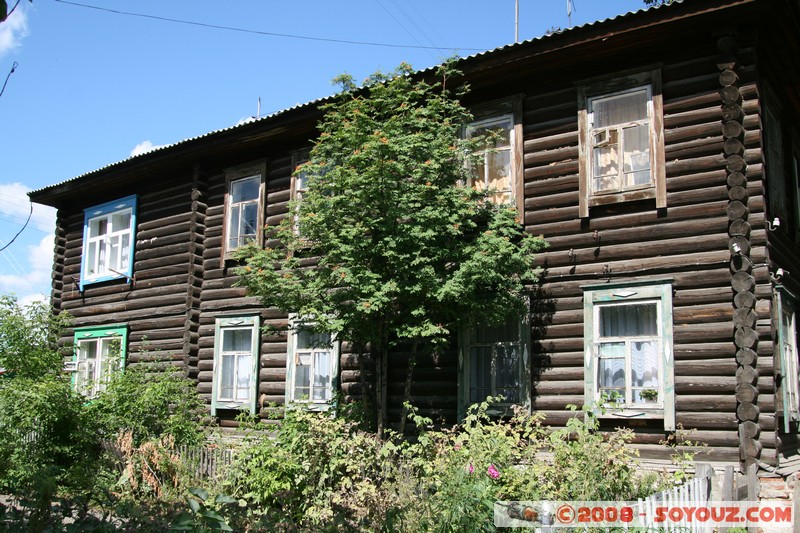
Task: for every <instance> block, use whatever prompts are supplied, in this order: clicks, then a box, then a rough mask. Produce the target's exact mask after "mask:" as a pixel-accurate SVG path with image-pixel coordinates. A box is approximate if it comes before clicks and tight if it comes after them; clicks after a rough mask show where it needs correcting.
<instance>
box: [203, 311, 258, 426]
mask: <svg viewBox="0 0 800 533" xmlns="http://www.w3.org/2000/svg"><path fill="white" fill-rule="evenodd" d="M260 327H261V317H260V316H259V315H237V316H225V317H217V319H216V320H215V322H214V370H213V377H212V381H211V415H212V416H216V415H217V412H218V411H220V410H223V409H230V410H247V411H248V412H249V413H250V414H251V415H253V416H255V414H256V405H257V401H258V388H257V387H258V369H259V366H260V361H259V358H260V357H259V356H260V354H261V338H260V335H259V333H260ZM245 328H246V329H249V330H250V334H251V337H250V356H251V363H252V365H251V368H250V382H249V391H250V397H249V398H248V399H247V400H243V401H237V400H222V399H219V394H220V376H219V372H220V371H221V370H222V355H223V354H222V335H223V333H224V332H225V331H226V330H232V329H245Z"/></svg>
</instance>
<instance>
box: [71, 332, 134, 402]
mask: <svg viewBox="0 0 800 533" xmlns="http://www.w3.org/2000/svg"><path fill="white" fill-rule="evenodd" d="M74 342H75V355H74V356H73V359H72V361H73V366H72V368H73V371H74V374H73V376H72V385H73V387H74V388H75V390H76V391H78V392H79V393H81V394H83V395H84V396H86V397H87V398H96V397H97V395H98V394H100V393H101V392H102V391H104V390H105V389H106V387H107V386H108V383H109V381H110V380H111V377H112V376H113V375H114V373H115V372H121V371H122V369H124V368H125V355H126V350H127V344H128V328H127V327H126V326H121V325H113V326H98V327H91V328H78V329H76V330H75V336H74Z"/></svg>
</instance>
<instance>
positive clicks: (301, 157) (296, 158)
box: [289, 148, 311, 236]
mask: <svg viewBox="0 0 800 533" xmlns="http://www.w3.org/2000/svg"><path fill="white" fill-rule="evenodd" d="M310 160H311V149H310V148H303V149H301V150H295V151H294V152H292V182H291V183H292V184H291V192H290V194H289V200H290V201H292V202H295V203H296V205H295V210H294V211H295V212H294V214H293V215H292V217H293V218H292V231H294V234H295V235H298V236H299V235H300V217H299V209H300V202H302V198H303V194H305V193H306V192H308V182H306V187H305V188H302V189H301V188H299V187H298V183H299V182H300V180H299V179H298V176H297V174H298V169H299V167H300V166H301V165H303V164H305V163H308V162H309V161H310ZM304 172H305V171H301V172H300V173H304Z"/></svg>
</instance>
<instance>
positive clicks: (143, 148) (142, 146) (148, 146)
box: [131, 140, 166, 157]
mask: <svg viewBox="0 0 800 533" xmlns="http://www.w3.org/2000/svg"><path fill="white" fill-rule="evenodd" d="M165 146H166V144H153V142H152V141H150V140H147V141H142V142H140V143H139V144H137V145H136V146H135V147H134V148H133V150H131V157H136V156H137V155H142V154H146V153H147V152H152V151H153V150H158V149H159V148H164V147H165Z"/></svg>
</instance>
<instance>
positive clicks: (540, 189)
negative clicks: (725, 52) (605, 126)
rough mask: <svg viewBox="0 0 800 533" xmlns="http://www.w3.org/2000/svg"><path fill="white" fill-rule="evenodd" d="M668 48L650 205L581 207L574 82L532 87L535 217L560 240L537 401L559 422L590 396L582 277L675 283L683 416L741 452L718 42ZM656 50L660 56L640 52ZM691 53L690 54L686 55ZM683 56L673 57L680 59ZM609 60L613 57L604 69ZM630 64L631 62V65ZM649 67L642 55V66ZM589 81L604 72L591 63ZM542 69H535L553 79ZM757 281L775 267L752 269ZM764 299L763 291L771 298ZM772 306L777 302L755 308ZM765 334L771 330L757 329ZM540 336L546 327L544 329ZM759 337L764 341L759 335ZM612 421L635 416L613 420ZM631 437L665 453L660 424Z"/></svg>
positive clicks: (726, 448)
mask: <svg viewBox="0 0 800 533" xmlns="http://www.w3.org/2000/svg"><path fill="white" fill-rule="evenodd" d="M701 44H702V45H703V46H698V47H696V48H694V49H693V50H690V51H687V52H684V53H680V52H678V51H677V50H676V47H674V46H673V47H670V48H669V49H668V51H669V56H670V57H661V58H659V59H660V60H661V61H662V62H663V63H662V67H661V72H662V80H663V99H664V100H663V101H664V130H665V131H664V132H665V152H666V173H667V209H666V210H656V208H655V202H654V201H649V202H648V201H645V202H640V203H624V204H618V205H610V206H605V207H595V208H592V209H591V212H590V217H589V218H588V219H583V220H582V219H580V218H579V216H578V165H579V161H578V122H577V100H576V90H575V87H574V86H570V85H569V84H566V83H561V84H538V85H537V87H535V88H533V87H532V88H530V89H529V88H526V89H525V94H526V95H527V97H526V99H525V106H524V107H525V117H524V125H525V129H524V131H525V208H526V211H525V225H526V230H527V231H528V232H530V233H533V234H542V235H543V236H544V237H545V238H546V240H547V241H548V243H549V244H550V248H548V249H547V251H546V252H544V253H542V254H541V255H540V261H539V262H540V264H541V265H542V266H543V268H544V272H543V282H542V289H543V291H544V295H545V297H546V298H547V299H549V300H550V301H551V302H552V307H553V313H552V316H551V317H550V319H549V322H550V324H549V325H548V326H547V327H546V328H545V330H544V332H543V337H544V338H543V339H542V340H541V342H540V343H539V353H538V354H537V357H538V358H539V362H538V364H535V365H534V366H535V367H537V368H540V369H541V373H540V375H539V376H538V378H537V380H536V382H535V383H534V389H533V390H534V408H535V409H536V410H539V411H542V412H544V413H545V414H546V415H547V417H548V418H547V419H548V421H549V422H550V423H551V424H556V425H561V424H563V423H564V422H565V420H566V419H567V418H568V417H570V416H574V414H573V413H572V411H570V410H569V409H568V407H567V406H568V405H570V404H573V405H579V406H580V405H582V404H583V403H584V400H585V399H584V396H583V392H584V368H583V356H584V353H583V351H584V339H583V324H584V316H583V290H582V288H581V287H582V286H583V285H586V284H590V283H596V282H598V281H601V280H615V281H624V280H638V279H647V278H663V277H671V278H673V279H674V289H675V294H674V301H673V309H674V311H673V312H674V324H673V327H674V342H675V349H674V353H675V397H676V416H677V422H678V423H679V424H681V425H682V426H683V427H684V428H685V429H686V430H691V431H690V432H688V434H687V435H686V438H688V439H690V440H693V441H700V442H705V443H707V444H708V445H709V446H712V447H713V448H714V453H713V456H714V457H716V458H719V459H724V460H731V461H736V460H737V459H738V457H739V433H738V423H739V422H738V420H737V413H736V410H737V399H736V396H735V389H736V385H737V379H736V370H737V362H736V359H735V357H734V355H735V353H736V349H735V347H734V344H733V338H734V328H733V325H732V324H733V313H734V307H733V304H732V299H733V292H732V288H731V282H732V277H731V265H730V262H731V251H730V250H729V239H730V237H729V234H728V229H729V217H728V206H729V202H730V199H729V194H728V193H729V190H728V189H729V188H728V185H727V180H726V178H727V173H726V160H725V155H726V154H725V151H724V142H723V131H722V127H721V125H722V124H721V121H722V111H721V100H720V85H719V81H718V78H719V74H720V73H719V70H718V68H717V66H716V63H717V57H718V55H719V52H718V51H717V50H716V47H715V39H714V38H712V37H709V38H708V41H707V42H705V43H701ZM642 55H643V56H644V57H647V58H648V59H649V60H653V59H654V56H653V55H651V54H649V53H646V51H644V52H643V54H642ZM681 56H684V58H683V59H680V58H681ZM676 57H677V58H679V59H677V60H676V59H672V58H676ZM739 57H740V61H739V63H738V64H737V65H736V72H737V74H738V76H739V78H740V83H741V90H742V95H743V98H744V101H743V103H742V107H743V109H744V111H745V118H744V127H745V130H746V133H745V135H744V137H743V141H744V144H745V151H744V158H745V160H746V161H747V165H748V166H747V177H748V189H747V193H748V196H749V198H748V199H747V200H746V202H747V207H748V208H749V210H750V220H751V223H755V224H754V228H753V231H752V233H751V235H750V244H751V246H752V251H751V260H752V262H753V263H758V262H763V261H764V260H765V257H764V251H763V245H764V242H765V234H764V230H763V228H759V227H758V225H757V224H758V223H759V222H762V221H763V209H764V202H763V197H762V186H761V155H760V154H761V152H760V146H759V120H758V98H757V91H756V87H755V79H756V78H755V67H754V65H755V54H754V52H753V50H752V49H746V50H742V51H740V55H739ZM600 66H601V67H602V66H603V65H600ZM630 66H631V67H633V65H630ZM643 67H644V65H643ZM574 70H581V72H582V73H583V72H585V73H586V76H587V77H591V76H593V75H599V74H601V73H602V69H601V70H597V71H595V70H592V71H585V70H584V69H574ZM547 78H548V77H547V75H546V73H542V76H541V77H540V78H539V79H547ZM755 276H756V278H757V280H758V281H759V282H760V283H764V282H767V281H768V280H767V278H766V277H765V272H763V271H761V272H759V271H756V272H755ZM762 296H763V295H762ZM756 312H757V313H758V316H759V318H767V317H768V315H769V305H768V300H759V304H758V305H757V306H756ZM759 334H760V335H763V336H768V335H769V330H768V329H766V330H762V329H759ZM538 336H540V337H541V336H542V335H541V334H540V335H538ZM759 346H761V345H759ZM763 352H764V353H763V354H761V353H760V354H759V355H760V357H759V358H758V369H759V370H760V371H761V377H759V378H758V381H757V387H758V392H759V395H758V407H759V408H760V410H761V414H760V417H759V418H758V422H759V424H760V426H761V428H762V429H763V432H762V434H761V442H762V443H763V445H764V447H765V448H770V449H771V450H772V451H771V452H770V453H767V454H766V455H771V456H773V457H774V448H775V431H774V430H775V420H774V415H773V410H774V398H773V393H774V390H773V379H772V361H771V350H769V349H766V348H764V349H763ZM614 424H615V425H625V424H626V423H625V422H622V421H616V422H615V423H614ZM627 424H628V425H630V426H631V427H634V428H635V429H636V436H635V438H634V442H635V443H636V444H637V445H639V446H640V448H642V451H643V453H650V454H655V455H658V454H660V453H662V452H661V451H660V448H659V446H658V444H659V442H660V441H661V440H663V439H664V437H665V433H664V430H663V425H662V424H661V422H660V421H652V422H644V421H635V422H634V421H631V422H627Z"/></svg>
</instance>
